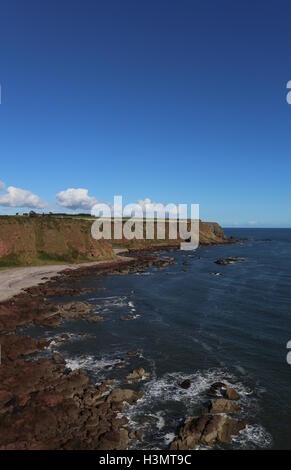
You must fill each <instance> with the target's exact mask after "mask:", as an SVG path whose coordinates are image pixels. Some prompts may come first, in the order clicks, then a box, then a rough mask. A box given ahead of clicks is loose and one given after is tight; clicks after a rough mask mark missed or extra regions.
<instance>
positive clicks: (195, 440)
mask: <svg viewBox="0 0 291 470" xmlns="http://www.w3.org/2000/svg"><path fill="white" fill-rule="evenodd" d="M245 426H246V423H245V422H244V421H238V420H236V419H232V418H229V417H228V416H225V415H215V416H202V417H192V418H188V419H186V421H185V423H184V426H183V427H182V429H181V430H180V433H179V436H178V437H177V438H175V439H174V441H173V442H172V444H171V447H170V449H171V450H188V449H195V447H196V446H197V445H198V444H204V445H213V444H215V443H216V442H217V443H221V444H227V443H229V442H231V439H232V436H234V435H236V434H238V433H239V432H240V431H241V430H242V429H244V428H245Z"/></svg>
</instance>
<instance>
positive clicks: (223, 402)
mask: <svg viewBox="0 0 291 470" xmlns="http://www.w3.org/2000/svg"><path fill="white" fill-rule="evenodd" d="M201 411H202V413H203V414H206V413H208V414H209V413H212V414H217V413H237V412H238V411H240V407H239V406H238V405H237V404H236V403H234V402H233V401H232V400H227V399H226V398H214V399H212V400H209V401H208V402H207V403H205V406H204V407H203V408H202V410H201Z"/></svg>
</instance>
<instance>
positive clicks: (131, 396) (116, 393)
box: [107, 388, 143, 404]
mask: <svg viewBox="0 0 291 470" xmlns="http://www.w3.org/2000/svg"><path fill="white" fill-rule="evenodd" d="M142 397H143V393H141V392H135V391H134V390H131V389H124V388H116V389H115V390H113V391H112V392H111V393H110V395H109V396H108V398H107V401H108V402H109V403H112V402H124V401H126V402H127V403H130V404H131V403H134V402H135V401H137V400H139V399H140V398H142Z"/></svg>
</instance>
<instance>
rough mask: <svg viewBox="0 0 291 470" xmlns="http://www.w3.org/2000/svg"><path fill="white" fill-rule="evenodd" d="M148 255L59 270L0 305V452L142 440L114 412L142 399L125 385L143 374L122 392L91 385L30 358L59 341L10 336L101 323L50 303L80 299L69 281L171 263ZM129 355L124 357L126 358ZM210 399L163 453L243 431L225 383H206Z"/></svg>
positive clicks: (78, 307)
mask: <svg viewBox="0 0 291 470" xmlns="http://www.w3.org/2000/svg"><path fill="white" fill-rule="evenodd" d="M161 248H162V247H161ZM163 249H165V247H163ZM171 249H173V247H171ZM151 251H156V248H153V249H152V250H148V251H144V250H142V251H135V252H134V256H133V257H132V255H133V252H130V253H129V254H130V256H131V257H130V258H128V260H126V259H124V258H123V259H122V260H117V261H112V262H107V263H104V264H102V263H101V264H98V265H94V266H87V265H86V266H85V267H83V268H79V269H77V270H74V271H72V270H65V271H63V272H62V273H61V274H60V275H58V276H57V277H56V278H51V279H50V280H48V281H46V282H44V283H43V284H40V285H37V286H34V287H31V288H29V289H26V290H25V291H24V292H23V293H21V294H19V295H17V296H15V297H13V298H12V299H9V300H7V301H5V302H2V303H1V304H0V344H1V365H0V415H1V419H0V450H9V449H30V450H32V449H47V450H48V449H97V450H98V449H99V450H111V449H117V450H121V449H130V448H131V446H132V445H134V443H136V442H137V440H141V439H142V430H141V429H138V430H135V429H131V428H130V423H129V422H128V419H127V418H126V416H124V415H123V414H122V412H123V411H124V409H125V408H126V407H128V406H134V404H135V403H136V402H137V401H138V400H140V399H142V395H143V394H142V392H139V391H136V390H134V389H133V388H131V385H132V384H134V383H137V382H139V381H143V380H148V378H149V374H148V372H147V371H145V370H144V369H142V368H139V369H135V370H133V371H132V372H131V373H130V374H128V375H127V376H125V377H124V388H119V387H116V384H115V381H114V380H113V379H106V380H103V381H102V382H101V383H99V384H97V385H91V384H90V383H89V379H88V376H87V374H86V373H85V371H83V370H82V369H77V370H73V371H72V370H68V369H67V368H66V364H65V361H64V358H63V357H62V356H61V355H60V354H52V355H51V357H45V358H39V357H37V353H38V352H39V351H42V350H45V349H47V348H49V346H50V343H51V342H52V341H66V340H67V339H68V338H67V337H66V335H65V334H64V335H62V337H61V338H57V337H56V338H51V339H49V340H44V339H34V338H31V337H29V336H27V335H23V334H19V332H18V329H19V328H23V327H25V326H28V325H30V324H35V325H41V326H43V327H46V326H49V327H54V326H58V325H59V324H60V323H61V322H63V321H66V320H68V319H70V320H74V319H78V320H80V319H81V320H84V321H88V322H96V323H98V322H99V321H102V320H103V318H102V317H101V316H100V315H96V314H94V313H92V308H91V307H90V305H88V304H86V303H83V302H79V301H78V302H74V301H70V302H52V301H51V300H50V298H51V297H63V296H69V297H74V296H75V295H78V294H80V293H81V292H85V291H86V290H87V289H84V288H83V289H80V288H75V287H72V281H73V280H76V279H80V278H81V277H83V276H88V275H90V276H104V275H123V274H130V273H136V272H141V271H144V270H145V269H146V268H148V267H150V266H156V267H157V268H164V267H166V266H168V265H170V264H172V263H174V262H175V260H174V259H173V258H171V257H170V256H167V257H165V256H159V255H157V254H156V253H151ZM134 354H135V353H134V352H128V357H129V359H130V357H131V356H134ZM177 386H179V385H178V384H177ZM186 386H187V384H184V387H186ZM210 393H211V394H213V393H215V394H218V395H220V396H219V397H216V398H211V399H210V401H209V403H208V404H207V405H206V406H204V408H203V410H202V411H201V416H199V417H190V418H187V417H186V420H185V423H184V424H183V426H182V427H181V428H180V431H179V433H178V435H177V437H175V439H174V440H173V442H172V443H171V444H170V448H171V449H192V448H195V447H196V446H197V445H199V444H201V443H204V444H205V443H207V444H213V443H215V442H222V443H223V442H229V440H230V439H231V436H232V435H233V434H236V433H238V432H239V431H240V430H241V429H243V427H245V425H246V424H245V422H243V421H240V420H238V419H236V418H235V419H234V418H232V417H231V416H232V414H233V413H236V414H237V413H238V412H239V406H238V405H237V404H236V401H237V400H238V399H239V396H238V395H236V392H235V390H233V389H230V388H228V387H227V385H225V384H221V385H220V386H218V385H217V384H214V385H213V387H212V390H210ZM229 415H230V416H229Z"/></svg>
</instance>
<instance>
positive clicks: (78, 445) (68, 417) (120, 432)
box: [0, 355, 142, 450]
mask: <svg viewBox="0 0 291 470" xmlns="http://www.w3.org/2000/svg"><path fill="white" fill-rule="evenodd" d="M59 359H60V358H59V357H58V356H57V357H56V355H55V356H54V360H53V361H51V360H49V359H39V360H35V361H24V360H22V359H16V360H11V359H9V357H8V356H7V357H5V360H4V361H3V363H2V365H1V366H0V414H1V420H0V449H1V450H4V449H61V448H62V449H126V448H127V447H128V445H129V443H130V437H129V430H128V429H125V428H124V426H126V425H127V419H126V418H125V417H123V418H120V419H119V418H118V416H117V413H118V412H120V411H122V410H123V407H124V402H127V403H129V404H132V403H134V402H135V401H137V400H138V399H139V398H141V397H142V394H141V393H138V392H136V391H133V390H128V389H125V390H123V389H115V390H112V385H113V381H110V380H107V381H103V382H102V383H101V384H99V385H98V386H97V387H96V386H95V387H94V386H90V385H89V382H88V377H87V375H86V373H85V372H84V371H82V370H77V371H72V372H69V373H68V371H67V370H66V369H65V366H64V364H62V363H60V362H61V361H60V360H59ZM16 411H17V412H16Z"/></svg>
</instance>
